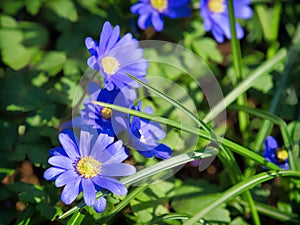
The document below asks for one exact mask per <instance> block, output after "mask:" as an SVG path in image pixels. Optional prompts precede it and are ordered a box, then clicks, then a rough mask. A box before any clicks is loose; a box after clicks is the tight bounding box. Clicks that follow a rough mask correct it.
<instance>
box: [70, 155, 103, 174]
mask: <svg viewBox="0 0 300 225" xmlns="http://www.w3.org/2000/svg"><path fill="white" fill-rule="evenodd" d="M76 166H77V171H78V172H79V173H80V175H82V176H83V177H84V178H92V177H94V176H97V175H98V174H99V173H101V168H102V163H101V162H99V161H98V160H96V159H94V158H93V157H92V156H86V157H83V158H81V159H80V160H79V161H78V162H77V165H76Z"/></svg>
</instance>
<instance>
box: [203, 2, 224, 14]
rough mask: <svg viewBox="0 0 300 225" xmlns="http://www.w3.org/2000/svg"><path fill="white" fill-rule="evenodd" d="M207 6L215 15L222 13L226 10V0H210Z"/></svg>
mask: <svg viewBox="0 0 300 225" xmlns="http://www.w3.org/2000/svg"><path fill="white" fill-rule="evenodd" d="M207 6H208V8H209V10H210V11H211V12H213V13H222V12H224V11H225V8H226V6H225V5H224V0H209V2H208V5H207Z"/></svg>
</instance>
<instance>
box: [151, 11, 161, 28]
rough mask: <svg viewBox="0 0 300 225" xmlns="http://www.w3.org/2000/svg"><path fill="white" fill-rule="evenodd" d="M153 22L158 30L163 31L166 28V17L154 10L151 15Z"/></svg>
mask: <svg viewBox="0 0 300 225" xmlns="http://www.w3.org/2000/svg"><path fill="white" fill-rule="evenodd" d="M151 22H152V25H153V27H154V29H155V30H156V31H162V30H163V28H164V18H163V17H162V16H161V15H160V14H159V13H158V12H153V13H152V16H151Z"/></svg>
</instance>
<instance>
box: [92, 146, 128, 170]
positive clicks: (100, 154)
mask: <svg viewBox="0 0 300 225" xmlns="http://www.w3.org/2000/svg"><path fill="white" fill-rule="evenodd" d="M94 156H95V159H98V160H99V161H100V160H101V162H102V163H103V165H108V164H115V163H120V162H123V161H124V160H125V159H126V158H128V155H127V153H126V151H125V149H124V147H123V143H122V141H120V140H119V141H117V142H115V143H113V144H111V145H110V146H108V147H107V148H106V149H105V150H104V151H97V152H94Z"/></svg>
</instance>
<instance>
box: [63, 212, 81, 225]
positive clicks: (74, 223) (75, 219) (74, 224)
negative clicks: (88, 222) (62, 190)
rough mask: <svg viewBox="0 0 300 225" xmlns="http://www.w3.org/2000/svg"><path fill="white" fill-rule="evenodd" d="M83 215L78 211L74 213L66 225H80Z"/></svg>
mask: <svg viewBox="0 0 300 225" xmlns="http://www.w3.org/2000/svg"><path fill="white" fill-rule="evenodd" d="M84 217H85V215H84V214H82V213H81V212H80V210H78V211H76V212H75V213H74V214H73V215H72V217H71V218H70V219H69V220H68V223H67V225H80V224H81V222H82V221H83V219H84Z"/></svg>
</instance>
